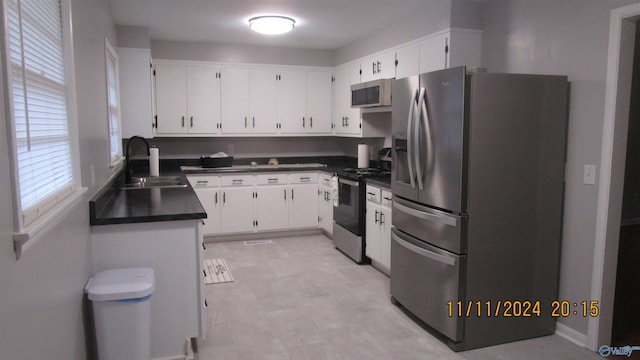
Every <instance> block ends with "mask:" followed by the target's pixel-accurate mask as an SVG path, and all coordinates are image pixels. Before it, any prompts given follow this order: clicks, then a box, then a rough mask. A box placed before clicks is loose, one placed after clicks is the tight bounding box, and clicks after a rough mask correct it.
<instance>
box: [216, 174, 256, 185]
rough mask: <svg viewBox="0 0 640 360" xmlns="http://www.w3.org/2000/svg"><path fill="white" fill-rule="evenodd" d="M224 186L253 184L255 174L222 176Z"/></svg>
mask: <svg viewBox="0 0 640 360" xmlns="http://www.w3.org/2000/svg"><path fill="white" fill-rule="evenodd" d="M220 180H221V183H222V186H253V184H254V183H255V182H254V177H253V175H234V176H222V177H221V178H220Z"/></svg>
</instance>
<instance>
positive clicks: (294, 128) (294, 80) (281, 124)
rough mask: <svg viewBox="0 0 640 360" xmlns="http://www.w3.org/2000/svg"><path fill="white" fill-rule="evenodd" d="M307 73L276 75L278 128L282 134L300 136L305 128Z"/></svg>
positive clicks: (293, 71)
mask: <svg viewBox="0 0 640 360" xmlns="http://www.w3.org/2000/svg"><path fill="white" fill-rule="evenodd" d="M306 117H307V73H306V72H305V71H296V70H284V71H280V73H279V75H278V128H279V130H280V132H281V133H283V134H302V133H304V132H305V131H306V126H307V121H306V120H307V119H306Z"/></svg>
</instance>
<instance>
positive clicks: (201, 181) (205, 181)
mask: <svg viewBox="0 0 640 360" xmlns="http://www.w3.org/2000/svg"><path fill="white" fill-rule="evenodd" d="M197 183H198V185H200V184H202V185H206V184H208V183H209V180H198V181H197Z"/></svg>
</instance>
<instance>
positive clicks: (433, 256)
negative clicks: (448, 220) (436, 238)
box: [391, 232, 456, 266]
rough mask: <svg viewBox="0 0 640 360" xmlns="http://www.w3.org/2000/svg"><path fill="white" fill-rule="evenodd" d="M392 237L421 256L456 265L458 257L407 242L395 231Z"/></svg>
mask: <svg viewBox="0 0 640 360" xmlns="http://www.w3.org/2000/svg"><path fill="white" fill-rule="evenodd" d="M391 238H392V239H393V240H395V241H396V242H397V243H398V244H400V245H402V246H403V247H405V248H406V249H407V250H409V251H411V252H414V253H416V254H418V255H420V256H423V257H426V258H429V259H431V260H434V261H437V262H439V263H443V264H447V265H451V266H456V259H453V258H450V257H448V256H445V255H440V254H437V253H434V252H433V251H429V250H426V249H423V248H421V247H418V246H415V245H413V244H411V243H409V242H407V241H406V240H404V239H402V238H401V237H400V236H398V235H396V233H395V232H392V233H391Z"/></svg>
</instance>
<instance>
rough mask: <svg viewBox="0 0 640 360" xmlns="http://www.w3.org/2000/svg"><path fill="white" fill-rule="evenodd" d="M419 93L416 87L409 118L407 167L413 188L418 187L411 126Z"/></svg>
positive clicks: (410, 103)
mask: <svg viewBox="0 0 640 360" xmlns="http://www.w3.org/2000/svg"><path fill="white" fill-rule="evenodd" d="M417 95H418V90H417V89H416V90H415V91H414V92H413V95H412V96H411V101H409V118H408V119H407V168H408V170H409V180H410V182H411V188H412V189H415V188H416V183H415V181H414V179H415V175H414V173H413V164H412V163H413V161H414V160H413V141H412V139H413V137H412V133H411V128H412V125H413V118H414V112H415V110H414V107H415V106H416V96H417Z"/></svg>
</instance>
